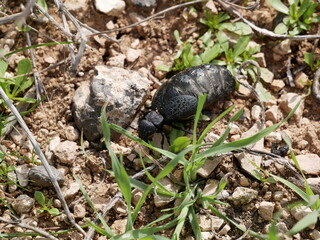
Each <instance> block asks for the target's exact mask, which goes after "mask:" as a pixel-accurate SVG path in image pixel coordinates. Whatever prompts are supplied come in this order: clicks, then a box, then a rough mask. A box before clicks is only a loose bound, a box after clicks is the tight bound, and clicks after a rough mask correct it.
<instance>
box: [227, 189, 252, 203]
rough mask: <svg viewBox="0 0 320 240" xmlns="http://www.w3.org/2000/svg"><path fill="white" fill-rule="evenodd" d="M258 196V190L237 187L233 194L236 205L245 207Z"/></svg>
mask: <svg viewBox="0 0 320 240" xmlns="http://www.w3.org/2000/svg"><path fill="white" fill-rule="evenodd" d="M257 196H258V192H257V191H256V190H253V189H250V188H244V187H237V188H236V189H235V190H234V192H233V194H232V200H233V203H234V204H235V205H245V204H247V203H250V202H251V201H252V200H253V199H255V198H257Z"/></svg>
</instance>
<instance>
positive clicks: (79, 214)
mask: <svg viewBox="0 0 320 240" xmlns="http://www.w3.org/2000/svg"><path fill="white" fill-rule="evenodd" d="M73 215H74V217H75V218H78V219H83V218H84V217H85V216H86V209H85V208H84V207H83V206H82V205H81V204H76V205H74V208H73Z"/></svg>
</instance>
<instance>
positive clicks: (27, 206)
mask: <svg viewBox="0 0 320 240" xmlns="http://www.w3.org/2000/svg"><path fill="white" fill-rule="evenodd" d="M33 204H34V199H33V198H31V197H29V196H28V195H25V194H22V195H19V196H18V197H17V198H16V199H15V200H13V202H12V208H13V209H14V210H15V211H16V212H17V213H18V214H23V213H28V212H30V210H31V209H32V207H33Z"/></svg>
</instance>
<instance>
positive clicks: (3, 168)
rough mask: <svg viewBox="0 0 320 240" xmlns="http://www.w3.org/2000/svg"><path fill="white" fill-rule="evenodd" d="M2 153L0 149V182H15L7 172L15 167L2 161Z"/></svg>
mask: <svg viewBox="0 0 320 240" xmlns="http://www.w3.org/2000/svg"><path fill="white" fill-rule="evenodd" d="M4 157H5V155H4V153H3V152H2V151H1V150H0V163H1V164H0V179H2V181H0V183H1V184H10V183H14V184H15V182H14V181H13V180H12V179H11V178H10V176H8V173H10V172H13V171H14V170H15V169H16V168H15V166H13V165H10V166H8V165H7V163H6V162H5V161H4Z"/></svg>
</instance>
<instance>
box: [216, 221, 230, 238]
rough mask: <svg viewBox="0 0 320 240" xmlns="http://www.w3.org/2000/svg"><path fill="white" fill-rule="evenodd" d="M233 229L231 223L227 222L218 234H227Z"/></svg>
mask: <svg viewBox="0 0 320 240" xmlns="http://www.w3.org/2000/svg"><path fill="white" fill-rule="evenodd" d="M230 230H231V227H230V225H229V224H226V225H224V226H223V228H222V229H221V230H220V231H219V232H218V234H219V235H220V236H221V235H226V234H227V233H228V232H229V231H230Z"/></svg>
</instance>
